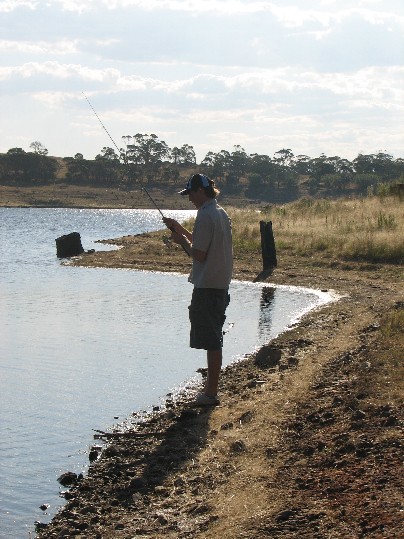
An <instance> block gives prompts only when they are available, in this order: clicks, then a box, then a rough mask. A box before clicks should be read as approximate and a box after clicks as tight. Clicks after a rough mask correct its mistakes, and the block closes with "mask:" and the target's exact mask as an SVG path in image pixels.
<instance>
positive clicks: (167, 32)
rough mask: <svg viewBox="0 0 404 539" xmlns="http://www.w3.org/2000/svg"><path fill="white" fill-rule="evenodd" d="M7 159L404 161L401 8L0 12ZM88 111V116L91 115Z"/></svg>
mask: <svg viewBox="0 0 404 539" xmlns="http://www.w3.org/2000/svg"><path fill="white" fill-rule="evenodd" d="M0 84H1V93H0V111H1V120H0V152H7V151H8V150H9V149H10V148H15V147H19V148H23V149H24V150H25V151H31V150H30V144H31V143H32V142H34V141H39V142H41V143H42V144H43V146H45V147H46V148H47V149H48V152H49V155H53V156H58V157H66V156H74V155H75V154H77V153H82V154H83V156H84V157H85V158H86V159H93V158H94V157H95V156H96V155H97V154H99V153H100V152H101V151H102V149H103V148H104V147H114V145H113V143H112V142H111V140H110V138H109V136H108V134H107V132H106V131H105V130H104V129H103V127H102V126H101V124H100V122H99V120H98V119H97V116H96V115H95V114H94V112H93V110H92V109H91V107H90V105H89V103H91V106H92V107H93V108H94V110H95V111H96V113H97V115H98V117H99V119H100V120H101V122H102V123H103V124H104V126H105V129H106V130H107V131H108V132H109V134H110V135H111V137H112V139H113V140H114V142H115V143H116V144H117V146H118V147H123V146H124V139H122V137H123V136H128V135H132V136H133V135H135V134H137V133H141V134H152V133H153V134H155V135H157V137H158V138H159V139H160V140H163V141H165V142H166V144H167V145H168V146H169V147H170V148H173V147H175V146H177V147H181V146H182V145H184V144H188V145H191V146H193V148H194V150H195V153H196V159H197V162H198V163H200V162H201V161H202V160H203V158H204V157H205V155H206V154H207V153H208V152H214V153H217V152H220V151H221V150H227V151H229V152H232V151H234V149H235V146H241V147H242V148H243V149H244V150H245V151H246V152H247V154H254V153H258V154H265V155H268V156H270V157H272V156H273V155H274V154H275V152H277V151H279V150H281V149H289V150H291V151H292V152H293V154H294V155H295V156H298V155H307V156H309V157H311V158H315V157H318V156H320V155H321V154H322V153H324V154H325V155H327V156H340V157H341V158H346V159H351V160H352V159H354V158H355V157H356V156H357V155H358V154H359V153H363V154H372V153H377V152H387V153H389V154H390V155H392V156H393V157H394V158H403V157H404V2H403V1H402V0H356V1H355V0H301V1H298V0H273V1H266V0H106V1H104V0H88V1H86V2H83V1H78V0H48V1H35V0H5V1H2V0H0ZM87 100H88V101H89V102H88V101H87Z"/></svg>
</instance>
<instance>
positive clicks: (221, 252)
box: [190, 198, 233, 289]
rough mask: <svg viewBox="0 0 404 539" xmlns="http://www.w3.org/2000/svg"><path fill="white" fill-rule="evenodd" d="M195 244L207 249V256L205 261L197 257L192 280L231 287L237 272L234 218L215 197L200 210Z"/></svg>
mask: <svg viewBox="0 0 404 539" xmlns="http://www.w3.org/2000/svg"><path fill="white" fill-rule="evenodd" d="M192 247H194V248H195V249H198V250H200V251H205V252H206V253H207V256H206V259H205V261H204V262H198V261H197V260H195V259H194V260H193V264H192V274H191V276H190V281H191V283H193V285H194V286H195V287H196V288H220V289H226V288H228V287H229V284H230V281H231V276H232V272H233V244H232V231H231V221H230V218H229V216H228V215H227V213H226V212H225V210H224V209H223V208H222V207H221V206H219V205H218V203H217V201H216V199H214V198H213V199H210V200H208V201H206V202H205V203H204V204H203V206H201V207H200V208H199V210H198V213H197V215H196V219H195V225H194V229H193V231H192Z"/></svg>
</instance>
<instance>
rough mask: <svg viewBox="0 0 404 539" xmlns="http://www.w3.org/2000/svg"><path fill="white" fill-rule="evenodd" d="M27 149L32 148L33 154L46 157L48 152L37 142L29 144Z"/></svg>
mask: <svg viewBox="0 0 404 539" xmlns="http://www.w3.org/2000/svg"><path fill="white" fill-rule="evenodd" d="M29 147H30V148H32V149H33V151H34V153H36V154H38V155H48V150H47V149H46V148H45V146H44V145H43V144H42V142H39V141H38V140H35V141H34V142H31V144H30V145H29Z"/></svg>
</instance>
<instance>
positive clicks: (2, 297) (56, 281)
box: [0, 208, 329, 539]
mask: <svg viewBox="0 0 404 539" xmlns="http://www.w3.org/2000/svg"><path fill="white" fill-rule="evenodd" d="M164 213H165V214H166V215H167V216H172V217H175V218H176V219H179V220H183V219H185V218H186V217H188V216H190V215H193V214H194V212H193V211H177V212H174V211H166V212H164ZM0 219H1V230H0V234H1V237H0V245H1V257H0V327H1V334H0V335H1V336H0V407H1V423H0V537H4V538H9V539H13V538H15V539H17V538H18V539H20V538H24V537H29V536H31V537H32V535H34V534H33V529H34V521H35V520H40V521H42V522H47V521H49V519H50V518H51V517H52V516H53V515H54V513H55V512H56V511H57V509H58V507H60V505H61V504H62V503H63V500H62V499H61V498H60V497H59V484H58V483H57V481H56V479H57V477H58V476H59V475H60V474H61V473H62V472H64V471H67V470H71V471H75V472H81V471H85V469H86V466H87V463H88V449H89V447H90V446H91V445H92V443H93V437H92V429H100V430H106V429H108V428H110V426H111V425H113V424H116V423H119V422H121V421H124V420H125V418H126V417H128V416H129V415H130V414H131V413H132V412H134V411H141V410H150V409H151V407H152V406H153V405H158V404H159V403H161V402H162V399H163V398H164V396H165V395H166V394H167V393H168V392H170V391H172V390H175V388H178V387H179V386H183V385H184V384H186V383H187V381H190V380H195V379H196V380H197V378H196V370H197V369H198V368H199V367H204V366H205V353H204V352H203V351H195V350H190V349H189V348H188V331H189V324H188V309H187V307H188V303H189V299H190V295H191V291H192V290H191V285H189V283H188V282H187V278H186V277H185V276H182V275H173V274H162V273H146V272H139V271H129V270H111V269H109V270H106V269H87V268H73V267H67V266H63V265H62V264H61V263H60V261H59V260H58V259H57V258H56V246H55V238H57V237H58V236H60V235H62V234H67V233H69V232H73V231H77V232H80V234H81V239H82V244H83V247H84V249H86V250H87V249H91V248H96V249H103V248H107V247H104V246H100V245H99V244H95V243H94V241H96V240H98V239H104V238H112V237H118V236H122V235H126V234H134V233H139V232H144V231H151V230H158V229H160V228H162V227H161V217H160V215H159V213H158V212H157V210H71V209H8V208H0ZM260 269H261V268H257V273H258V271H259V270H260ZM230 293H231V296H232V301H231V304H230V307H229V309H228V313H227V314H228V316H227V322H228V323H229V324H230V325H231V326H232V327H231V329H230V330H229V333H228V334H227V335H226V337H225V345H224V355H225V359H226V363H230V362H231V361H234V360H235V359H237V358H239V357H241V356H243V355H244V354H246V353H248V352H250V351H251V350H253V349H254V347H256V346H257V345H259V344H261V343H263V342H267V341H268V340H270V339H271V338H273V337H275V336H276V335H277V334H279V333H280V332H281V331H283V330H284V329H285V328H286V327H287V326H288V325H290V324H291V323H293V322H295V321H296V320H297V318H298V317H299V316H301V315H302V314H303V313H304V312H305V311H307V310H309V309H312V308H314V307H316V306H318V305H320V304H322V303H324V302H326V301H328V300H329V297H328V296H327V294H323V293H321V292H315V291H310V290H304V289H296V288H293V287H291V288H287V287H280V288H276V289H273V291H272V292H271V293H270V294H269V295H270V297H271V299H270V301H266V300H265V298H266V297H268V294H267V293H265V291H264V290H263V287H262V285H260V284H253V283H237V282H233V283H232V285H231V290H230ZM43 503H46V504H50V508H49V510H48V511H47V513H46V514H44V513H43V512H42V511H41V510H40V509H39V506H40V505H41V504H43Z"/></svg>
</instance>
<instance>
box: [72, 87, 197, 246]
mask: <svg viewBox="0 0 404 539" xmlns="http://www.w3.org/2000/svg"><path fill="white" fill-rule="evenodd" d="M81 93H82V94H83V95H84V97H85V99H86V101H87V103H88V104H89V106H90V108H91V110H92V111H93V112H94V115H95V117H96V118H97V120H98V121H99V122H100V124H101V127H102V128H103V129H104V131H105V132H106V134H107V135H108V136H109V138H110V139H111V142H112V144H113V145H114V146H115V148H116V149H117V150H118V152H119V156H120V157H122V158H123V160H124V165H125V166H126V168H128V167H129V163H128V160H127V157H126V155H125V154H124V152H123V151H122V150H121V149H120V148H118V145H117V144H116V142H115V140H114V139H113V138H112V136H111V134H110V132H109V131H108V129H107V128H106V127H105V125H104V124H103V122H102V121H101V118H100V117H99V116H98V114H97V112H96V110H95V108H94V107H93V106H92V104H91V102H90V100H89V99H88V97H87V96H86V94H85V93H84V92H83V91H82V92H81ZM140 189H141V190H142V191H144V192H145V193H146V195H147V196H148V197H149V198H150V200H151V201H152V203H153V206H154V207H155V208H156V209H157V210H158V212H159V213H160V215H161V217H162V218H163V219H164V218H165V217H164V214H163V212H162V211H161V210H160V208H159V207H158V206H157V203H156V202H155V200H154V199H153V197H152V196H151V194H150V193H149V191H148V190H147V189H146V187H141V188H140ZM168 228H169V229H170V230H171V231H173V232H174V229H173V228H171V227H168ZM181 247H182V248H183V250H184V251H185V252H186V253H187V255H188V256H190V254H189V253H188V251H187V250H186V249H185V247H184V246H183V245H181Z"/></svg>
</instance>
